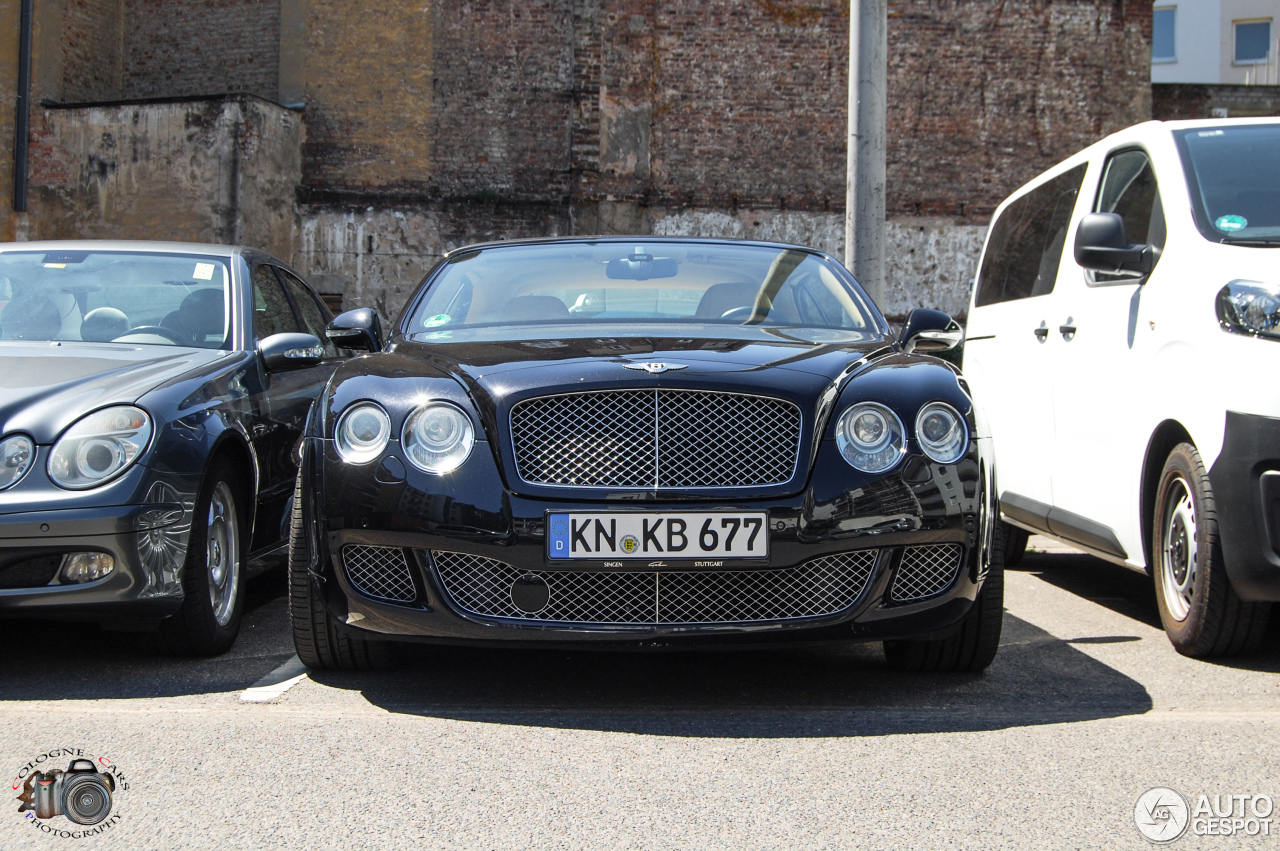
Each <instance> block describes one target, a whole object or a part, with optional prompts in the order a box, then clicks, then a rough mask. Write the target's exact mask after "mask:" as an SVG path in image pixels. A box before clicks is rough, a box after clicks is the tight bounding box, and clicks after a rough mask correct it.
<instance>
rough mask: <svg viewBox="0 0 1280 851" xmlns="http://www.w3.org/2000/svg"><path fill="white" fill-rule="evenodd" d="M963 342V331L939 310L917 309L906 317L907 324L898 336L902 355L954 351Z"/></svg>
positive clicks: (957, 323)
mask: <svg viewBox="0 0 1280 851" xmlns="http://www.w3.org/2000/svg"><path fill="white" fill-rule="evenodd" d="M963 340H964V329H963V328H961V327H960V323H959V322H956V321H955V320H954V319H952V318H951V315H950V314H947V313H943V312H942V311H941V310H930V309H929V308H927V307H917V308H916V309H915V310H913V311H911V314H910V315H909V316H908V317H907V324H906V325H904V326H903V328H902V333H901V334H899V335H898V345H899V346H901V347H902V353H903V354H907V355H909V354H911V353H913V352H920V353H921V354H933V353H934V352H945V351H947V350H949V349H954V348H955V347H956V346H958V345H960V343H961V341H963Z"/></svg>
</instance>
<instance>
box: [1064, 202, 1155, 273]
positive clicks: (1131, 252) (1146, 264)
mask: <svg viewBox="0 0 1280 851" xmlns="http://www.w3.org/2000/svg"><path fill="white" fill-rule="evenodd" d="M1156 251H1157V249H1156V247H1155V246H1153V245H1131V244H1130V243H1129V237H1128V235H1127V234H1126V233H1125V229H1124V219H1122V218H1120V216H1119V215H1117V214H1116V213H1090V214H1088V215H1087V216H1085V217H1084V218H1083V219H1081V220H1080V227H1078V228H1076V245H1075V256H1076V262H1077V263H1079V264H1080V265H1081V266H1083V267H1084V268H1086V269H1089V270H1090V271H1093V272H1106V273H1109V274H1112V275H1115V274H1121V273H1125V272H1128V273H1130V274H1132V275H1135V276H1142V275H1149V274H1151V270H1152V269H1154V268H1155V265H1156V256H1157V255H1156Z"/></svg>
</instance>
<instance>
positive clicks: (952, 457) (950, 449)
mask: <svg viewBox="0 0 1280 851" xmlns="http://www.w3.org/2000/svg"><path fill="white" fill-rule="evenodd" d="M916 441H917V442H918V443H919V444H920V449H921V451H923V452H924V454H925V455H928V456H929V457H930V458H932V459H933V460H934V461H937V462H938V463H939V464H954V463H955V462H957V461H959V460H960V459H961V458H963V457H964V453H965V452H966V451H967V450H968V449H969V427H968V426H967V425H966V424H965V421H964V418H963V417H961V416H960V414H959V412H957V411H956V409H955V408H953V407H951V406H950V405H948V404H947V403H946V402H930V403H929V404H927V405H925V406H924V407H923V408H921V409H920V413H919V414H918V415H917V416H916Z"/></svg>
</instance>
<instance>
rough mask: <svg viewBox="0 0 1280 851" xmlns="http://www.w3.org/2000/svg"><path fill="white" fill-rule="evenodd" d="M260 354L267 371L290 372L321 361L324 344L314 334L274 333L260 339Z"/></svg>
mask: <svg viewBox="0 0 1280 851" xmlns="http://www.w3.org/2000/svg"><path fill="white" fill-rule="evenodd" d="M258 354H259V355H261V356H262V362H263V364H265V365H266V367H267V372H288V371H290V370H293V369H306V368H307V367H309V366H315V365H316V364H318V363H320V361H321V360H323V359H324V346H323V345H322V344H321V343H320V338H319V337H316V336H315V335H314V334H297V333H293V332H290V333H287V334H272V335H271V336H270V337H266V338H265V339H262V340H259V341H258Z"/></svg>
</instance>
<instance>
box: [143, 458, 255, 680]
mask: <svg viewBox="0 0 1280 851" xmlns="http://www.w3.org/2000/svg"><path fill="white" fill-rule="evenodd" d="M228 500H229V501H230V504H228ZM248 510H249V503H248V500H247V499H246V498H245V488H244V486H243V485H242V483H241V479H240V476H238V475H237V474H236V471H235V469H234V468H233V467H232V466H231V464H230V463H229V462H227V461H226V460H225V459H222V460H219V461H217V462H215V463H214V465H213V466H212V467H210V468H209V471H208V472H207V473H206V474H205V477H204V482H203V483H202V484H201V486H200V493H199V495H198V496H197V497H196V505H195V510H194V511H193V512H192V515H191V534H190V536H189V537H188V539H187V557H186V561H185V562H184V563H183V566H182V608H181V609H179V610H178V612H177V614H175V615H173V616H172V617H170V618H168V619H166V620H164V621H163V622H161V624H160V639H161V642H162V643H163V645H164V646H165V648H166V649H167V650H168V651H169V652H170V653H173V654H175V655H179V656H218V655H221V654H222V653H225V652H227V651H228V650H229V649H231V645H232V644H234V643H235V640H236V636H237V635H238V634H239V633H240V619H241V617H242V616H243V615H244V595H245V590H244V584H245V580H244V560H245V554H246V551H247V550H248V546H249V540H248V535H247V534H246V531H247V529H248V528H249V524H248V523H247V522H246V518H247V517H248ZM215 514H216V515H217V518H218V519H217V521H216V523H217V524H218V525H216V526H215V520H214V516H215ZM211 535H212V536H213V540H214V546H212V547H211V545H210V538H211ZM215 550H216V552H215ZM215 574H216V575H218V576H221V577H222V578H221V580H220V581H219V580H217V579H215Z"/></svg>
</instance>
